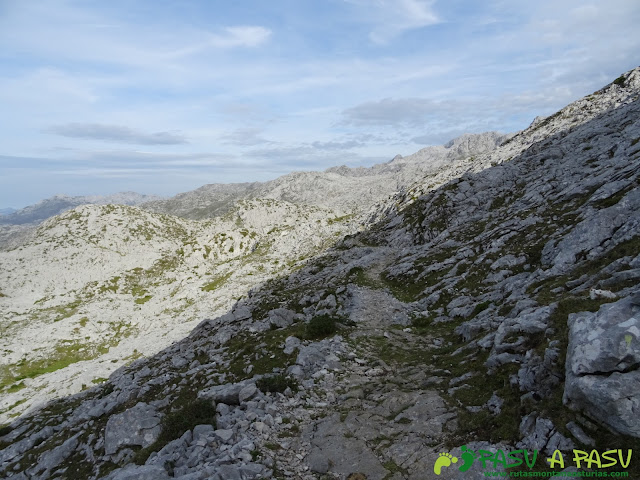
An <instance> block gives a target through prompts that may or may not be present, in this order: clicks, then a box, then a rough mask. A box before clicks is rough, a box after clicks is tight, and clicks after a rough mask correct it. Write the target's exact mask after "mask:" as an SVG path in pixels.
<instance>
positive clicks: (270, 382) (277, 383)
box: [256, 374, 298, 393]
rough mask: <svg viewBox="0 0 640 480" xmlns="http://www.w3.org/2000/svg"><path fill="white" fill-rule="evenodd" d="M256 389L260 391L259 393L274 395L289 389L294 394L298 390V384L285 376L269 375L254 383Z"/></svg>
mask: <svg viewBox="0 0 640 480" xmlns="http://www.w3.org/2000/svg"><path fill="white" fill-rule="evenodd" d="M256 387H258V388H259V389H260V391H261V392H264V393H267V392H274V393H282V392H284V391H285V390H286V389H287V388H290V389H291V390H293V391H294V392H295V391H297V390H298V382H297V381H296V380H295V379H293V378H291V377H287V376H286V375H282V374H280V375H269V376H267V377H262V378H260V379H259V380H258V381H256Z"/></svg>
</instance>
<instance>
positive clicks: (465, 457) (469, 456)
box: [458, 445, 476, 472]
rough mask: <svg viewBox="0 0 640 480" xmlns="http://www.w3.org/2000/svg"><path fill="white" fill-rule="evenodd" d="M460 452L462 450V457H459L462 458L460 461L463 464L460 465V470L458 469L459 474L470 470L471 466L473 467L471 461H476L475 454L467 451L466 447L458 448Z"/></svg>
mask: <svg viewBox="0 0 640 480" xmlns="http://www.w3.org/2000/svg"><path fill="white" fill-rule="evenodd" d="M460 450H462V455H460V456H461V457H462V461H463V462H464V463H463V464H462V465H460V468H458V470H460V471H461V472H466V471H467V470H469V469H470V468H471V465H473V461H474V460H475V459H476V454H475V453H473V451H471V450H469V449H468V448H467V446H466V445H463V446H462V447H460Z"/></svg>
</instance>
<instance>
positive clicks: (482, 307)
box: [471, 301, 491, 317]
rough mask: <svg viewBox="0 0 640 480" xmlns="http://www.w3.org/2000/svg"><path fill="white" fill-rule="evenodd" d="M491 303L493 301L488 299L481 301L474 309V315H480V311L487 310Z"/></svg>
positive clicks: (472, 314)
mask: <svg viewBox="0 0 640 480" xmlns="http://www.w3.org/2000/svg"><path fill="white" fill-rule="evenodd" d="M489 305H491V302H489V301H486V302H482V303H479V304H478V305H476V307H475V308H474V309H473V312H472V313H471V316H472V317H475V316H476V315H478V314H479V313H480V312H482V311H484V310H486V309H487V308H489Z"/></svg>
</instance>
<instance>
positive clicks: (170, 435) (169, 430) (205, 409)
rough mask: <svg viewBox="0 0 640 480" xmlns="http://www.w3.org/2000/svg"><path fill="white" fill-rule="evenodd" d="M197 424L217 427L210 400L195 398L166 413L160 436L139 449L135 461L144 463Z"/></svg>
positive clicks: (214, 412) (214, 411)
mask: <svg viewBox="0 0 640 480" xmlns="http://www.w3.org/2000/svg"><path fill="white" fill-rule="evenodd" d="M197 425H213V426H214V428H215V426H216V409H215V407H214V406H213V404H212V402H211V401H210V400H202V399H200V400H195V401H193V402H190V403H186V404H185V405H183V406H182V407H181V408H180V409H178V410H176V411H174V412H171V413H168V414H167V415H165V416H164V417H163V419H162V431H161V432H160V436H159V437H158V439H157V440H156V441H155V442H154V443H153V444H152V445H150V446H148V447H147V448H143V449H142V450H139V451H138V452H137V453H136V456H135V458H134V462H135V463H137V464H138V465H144V463H145V462H146V460H147V458H149V455H151V453H152V452H156V451H158V450H160V449H161V448H162V447H164V446H165V445H166V444H167V443H169V442H170V441H172V440H176V439H177V438H180V437H181V436H182V435H183V434H184V432H186V431H187V430H191V429H193V428H194V427H195V426H197Z"/></svg>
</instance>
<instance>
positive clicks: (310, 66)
mask: <svg viewBox="0 0 640 480" xmlns="http://www.w3.org/2000/svg"><path fill="white" fill-rule="evenodd" d="M638 24H640V3H639V2H637V1H629V0H612V1H607V2H603V1H593V2H590V3H585V2H584V1H578V0H560V1H558V0H555V1H550V0H542V1H540V2H535V3H532V2H525V1H503V0H495V1H492V2H473V1H470V0H455V1H428V0H375V1H366V0H327V1H325V2H317V1H312V0H296V1H291V0H274V1H272V2H262V1H259V0H248V1H244V2H224V1H204V0H200V1H179V2H178V1H173V0H164V1H153V2H152V1H150V0H147V1H140V2H125V1H124V0H115V1H112V2H99V1H83V2H77V1H72V0H55V1H54V0H41V1H38V2H24V1H19V0H4V1H1V0H0V44H1V45H2V49H1V52H2V53H0V104H1V105H2V114H0V115H1V116H0V118H2V119H3V120H4V121H3V122H2V128H1V129H0V132H1V133H0V145H2V147H1V148H0V208H5V207H14V208H21V207H24V206H26V205H30V204H34V203H36V202H38V201H40V200H42V199H44V198H48V197H51V196H53V195H54V194H67V195H70V196H78V195H108V194H113V193H117V192H122V191H135V192H138V193H143V194H154V195H162V196H170V195H175V194H176V193H178V192H184V191H189V190H193V189H195V188H198V187H199V186H201V185H204V184H207V183H230V182H244V181H265V180H269V179H273V178H276V177H278V176H280V175H283V174H286V173H289V172H290V171H294V170H324V169H326V168H328V167H331V166H334V165H342V164H346V165H348V166H359V165H364V166H369V165H372V164H374V163H379V162H383V161H387V160H389V159H391V158H393V156H395V155H396V154H401V155H408V154H411V153H413V152H415V151H417V150H419V149H420V148H422V147H424V146H426V145H439V144H442V143H445V142H446V141H448V140H450V139H452V138H454V137H456V136H458V135H460V134H462V133H479V132H484V131H490V130H495V131H501V132H513V131H517V130H521V129H523V128H525V127H526V126H527V125H529V123H530V122H531V121H532V120H533V118H534V117H535V116H537V115H548V114H550V113H553V112H554V111H556V110H557V109H559V108H561V107H563V106H564V105H566V104H567V103H569V102H571V101H573V100H576V99H577V98H580V97H582V96H584V95H586V94H589V93H591V92H593V91H594V90H596V89H598V88H600V87H601V86H603V85H604V84H606V83H608V82H610V81H612V80H613V79H614V78H616V76H618V75H619V74H621V73H623V72H625V71H628V70H630V69H632V68H634V67H636V66H637V65H638V58H637V52H638V51H640V35H639V34H638V33H637V25H638Z"/></svg>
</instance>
